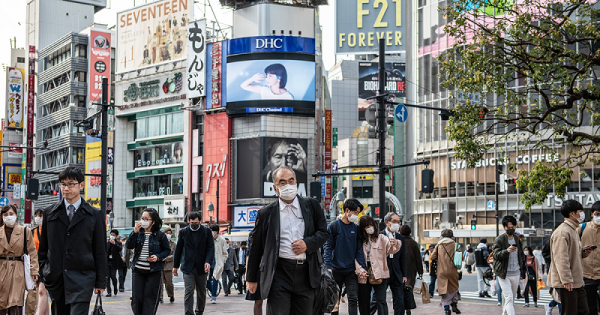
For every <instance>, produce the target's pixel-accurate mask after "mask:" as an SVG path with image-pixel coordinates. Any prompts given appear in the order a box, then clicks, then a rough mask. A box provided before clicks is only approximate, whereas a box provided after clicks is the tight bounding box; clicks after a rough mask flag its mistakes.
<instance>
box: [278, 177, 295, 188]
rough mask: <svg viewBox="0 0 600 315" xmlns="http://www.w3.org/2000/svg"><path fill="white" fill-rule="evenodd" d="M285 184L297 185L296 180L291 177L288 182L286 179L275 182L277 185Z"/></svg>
mask: <svg viewBox="0 0 600 315" xmlns="http://www.w3.org/2000/svg"><path fill="white" fill-rule="evenodd" d="M285 185H296V180H295V179H293V178H291V179H290V180H288V181H287V182H285V181H280V182H279V183H277V184H275V186H277V187H283V186H285Z"/></svg>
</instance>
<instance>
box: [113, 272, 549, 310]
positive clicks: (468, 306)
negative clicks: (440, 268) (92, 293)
mask: <svg viewBox="0 0 600 315" xmlns="http://www.w3.org/2000/svg"><path fill="white" fill-rule="evenodd" d="M128 278H129V275H128ZM128 280H130V279H128ZM425 281H427V282H428V281H429V277H428V276H427V275H426V276H425ZM174 282H175V303H173V304H170V303H169V302H168V298H165V303H164V304H161V305H160V306H159V308H158V313H157V314H169V315H171V314H184V307H183V295H184V290H183V280H182V278H181V277H178V278H175V279H174ZM460 285H461V294H462V299H463V300H462V301H461V302H460V303H459V309H460V310H461V311H462V313H463V314H480V313H481V312H482V311H485V313H486V315H495V314H498V315H499V314H501V313H502V310H501V307H499V306H497V299H496V297H495V296H494V298H492V299H490V298H479V297H478V295H477V276H476V275H475V274H474V273H473V274H470V275H469V274H465V275H464V276H463V280H462V281H461V283H460ZM126 289H127V291H126V292H125V293H120V294H118V295H117V296H116V297H110V298H104V310H105V311H106V313H107V314H110V315H113V314H131V308H130V303H129V302H130V300H129V297H130V296H131V291H129V290H130V281H128V283H127V285H126ZM390 300H391V293H388V301H390ZM415 300H416V302H417V309H416V310H413V312H412V314H423V315H429V314H432V315H433V314H443V310H442V308H440V307H439V306H438V305H439V301H440V299H439V297H438V296H437V294H436V296H435V297H434V299H433V300H432V301H431V303H430V304H426V305H423V304H422V303H421V296H420V295H415ZM549 301H550V297H549V295H548V291H547V290H542V297H541V299H540V301H539V305H540V308H538V309H535V308H533V307H531V308H523V304H524V300H523V299H520V300H517V303H516V304H517V307H516V313H517V314H519V315H521V314H522V315H525V314H534V315H536V314H539V315H542V314H544V307H543V306H544V304H547V303H548V302H549ZM531 303H532V305H533V300H532V301H531ZM265 306H266V304H265ZM388 306H389V308H390V314H393V309H392V303H391V302H389V303H388ZM252 307H253V304H252V302H249V301H246V300H245V299H244V296H242V295H238V294H237V292H233V294H232V295H231V296H228V297H225V296H223V294H221V295H220V296H219V297H218V299H217V304H210V301H209V302H208V304H207V305H206V311H205V314H240V315H241V314H252ZM263 314H266V311H265V312H264V313H263ZM340 314H348V312H347V305H346V304H342V307H341V310H340ZM554 314H555V315H557V314H558V309H555V310H554Z"/></svg>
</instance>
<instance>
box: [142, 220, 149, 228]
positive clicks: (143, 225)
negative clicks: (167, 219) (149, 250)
mask: <svg viewBox="0 0 600 315" xmlns="http://www.w3.org/2000/svg"><path fill="white" fill-rule="evenodd" d="M149 227H150V221H146V220H142V228H143V229H147V228H149Z"/></svg>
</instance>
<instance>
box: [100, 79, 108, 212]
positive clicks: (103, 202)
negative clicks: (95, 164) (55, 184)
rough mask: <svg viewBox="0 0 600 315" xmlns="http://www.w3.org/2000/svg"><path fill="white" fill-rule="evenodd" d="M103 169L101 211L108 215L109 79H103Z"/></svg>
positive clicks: (101, 176)
mask: <svg viewBox="0 0 600 315" xmlns="http://www.w3.org/2000/svg"><path fill="white" fill-rule="evenodd" d="M101 106H102V131H101V136H102V169H101V170H100V178H101V179H100V209H101V210H102V212H103V213H104V214H106V209H107V206H106V204H107V200H106V199H108V198H107V197H106V196H107V194H106V190H107V184H108V183H107V180H108V178H107V169H108V135H107V133H108V106H109V105H108V78H103V79H102V105H101Z"/></svg>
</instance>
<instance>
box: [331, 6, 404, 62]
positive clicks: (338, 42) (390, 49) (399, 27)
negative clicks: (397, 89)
mask: <svg viewBox="0 0 600 315" xmlns="http://www.w3.org/2000/svg"><path fill="white" fill-rule="evenodd" d="M335 2H336V3H335V31H336V34H335V53H336V54H338V55H353V54H377V51H378V50H379V39H383V40H384V42H385V53H386V54H397V53H401V52H403V51H405V50H406V48H405V46H404V44H405V37H406V24H407V23H406V20H405V19H404V16H405V11H406V10H405V8H406V7H405V0H377V1H368V0H366V1H365V0H360V1H346V0H336V1H335Z"/></svg>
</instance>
